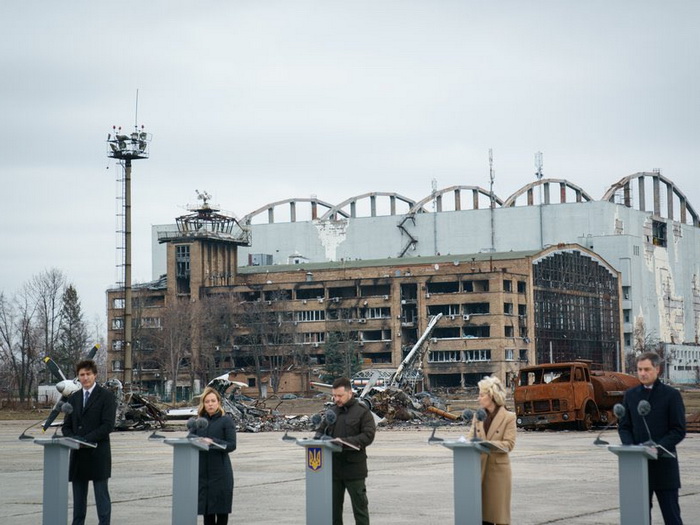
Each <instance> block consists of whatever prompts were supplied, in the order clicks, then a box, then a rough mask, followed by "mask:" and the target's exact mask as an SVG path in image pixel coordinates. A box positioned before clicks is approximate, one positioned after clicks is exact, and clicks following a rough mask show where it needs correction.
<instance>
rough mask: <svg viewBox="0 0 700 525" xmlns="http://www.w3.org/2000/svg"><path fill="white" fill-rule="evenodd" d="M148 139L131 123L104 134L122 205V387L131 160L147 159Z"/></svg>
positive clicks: (127, 330) (127, 362) (127, 328)
mask: <svg viewBox="0 0 700 525" xmlns="http://www.w3.org/2000/svg"><path fill="white" fill-rule="evenodd" d="M150 142H151V134H150V133H146V131H144V129H143V126H141V128H140V129H139V128H138V126H137V125H135V126H134V131H133V132H132V133H130V134H128V135H126V134H124V133H123V132H122V129H121V127H118V128H117V127H116V126H113V127H112V132H111V133H109V134H108V135H107V145H108V149H107V156H108V157H110V158H113V159H116V160H117V162H118V163H119V165H120V166H121V167H122V169H121V170H120V172H119V175H118V179H117V184H118V185H119V192H118V196H117V201H118V202H120V204H121V206H119V209H118V211H117V235H118V239H119V240H118V242H117V269H118V271H119V274H120V279H119V281H118V286H119V287H120V288H121V289H122V290H123V291H124V296H123V307H124V317H123V319H122V329H123V333H124V337H123V342H122V349H123V351H124V377H123V382H124V386H125V387H130V386H131V383H132V378H133V363H132V351H133V348H132V335H131V330H132V326H131V315H132V303H131V162H132V161H133V160H139V159H147V158H148V146H149V144H150Z"/></svg>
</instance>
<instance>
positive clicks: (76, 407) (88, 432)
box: [63, 359, 117, 525]
mask: <svg viewBox="0 0 700 525" xmlns="http://www.w3.org/2000/svg"><path fill="white" fill-rule="evenodd" d="M76 371H77V374H78V379H79V381H80V384H81V385H82V388H81V389H80V390H78V391H77V392H75V393H73V394H72V395H71V396H70V397H69V398H68V403H70V404H71V405H72V407H73V411H72V412H71V413H68V414H66V416H65V418H64V421H63V435H64V436H67V437H72V438H76V439H81V440H83V441H87V442H89V443H94V444H96V445H97V447H95V448H90V447H81V448H79V449H78V450H72V451H71V456H70V468H69V476H68V479H69V481H71V482H72V483H73V525H83V524H84V523H85V515H86V514H87V495H88V484H89V482H90V481H92V485H93V489H94V491H95V505H96V507H97V517H98V518H99V524H100V525H109V523H110V520H111V515H112V502H111V500H110V497H109V487H108V480H109V478H110V477H111V475H112V451H111V449H110V445H109V433H110V432H112V430H113V429H114V421H115V417H116V411H117V402H116V399H115V398H114V394H112V392H110V391H109V390H107V389H106V388H103V387H101V386H100V385H98V384H97V383H96V379H97V366H96V365H95V362H94V361H92V360H90V359H86V360H85V361H81V362H80V363H78V365H77V366H76Z"/></svg>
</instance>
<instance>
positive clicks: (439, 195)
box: [408, 186, 503, 214]
mask: <svg viewBox="0 0 700 525" xmlns="http://www.w3.org/2000/svg"><path fill="white" fill-rule="evenodd" d="M462 192H471V195H472V202H471V207H467V208H463V207H462ZM448 193H453V194H454V210H455V211H461V210H463V209H472V210H478V209H479V208H480V206H479V198H480V196H481V197H485V198H486V200H487V202H488V203H489V204H488V205H490V203H491V199H492V198H493V202H495V203H496V204H497V205H498V206H502V205H503V201H502V200H501V199H500V198H498V196H496V194H493V195H492V194H491V192H489V191H488V190H485V189H484V188H480V187H479V186H450V187H448V188H443V189H441V190H437V191H435V193H431V194H430V195H428V196H427V197H425V198H423V199H421V200H419V201H418V202H416V203H415V204H414V205H413V207H412V208H411V209H410V210H409V212H408V213H409V214H415V213H425V211H426V209H425V206H426V205H427V204H429V203H431V202H433V200H434V201H435V206H436V210H435V211H438V212H441V211H442V208H443V197H444V195H445V194H448Z"/></svg>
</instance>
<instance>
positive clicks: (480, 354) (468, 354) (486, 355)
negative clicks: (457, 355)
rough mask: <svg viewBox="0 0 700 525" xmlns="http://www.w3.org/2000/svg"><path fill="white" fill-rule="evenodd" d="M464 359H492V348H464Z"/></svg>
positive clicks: (468, 360) (473, 360) (469, 361)
mask: <svg viewBox="0 0 700 525" xmlns="http://www.w3.org/2000/svg"><path fill="white" fill-rule="evenodd" d="M464 360H465V361H466V362H468V363H471V362H478V361H491V350H464Z"/></svg>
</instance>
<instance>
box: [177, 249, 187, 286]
mask: <svg viewBox="0 0 700 525" xmlns="http://www.w3.org/2000/svg"><path fill="white" fill-rule="evenodd" d="M175 272H176V273H175V276H176V277H177V278H184V279H189V277H190V245H189V244H178V245H176V246H175Z"/></svg>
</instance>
